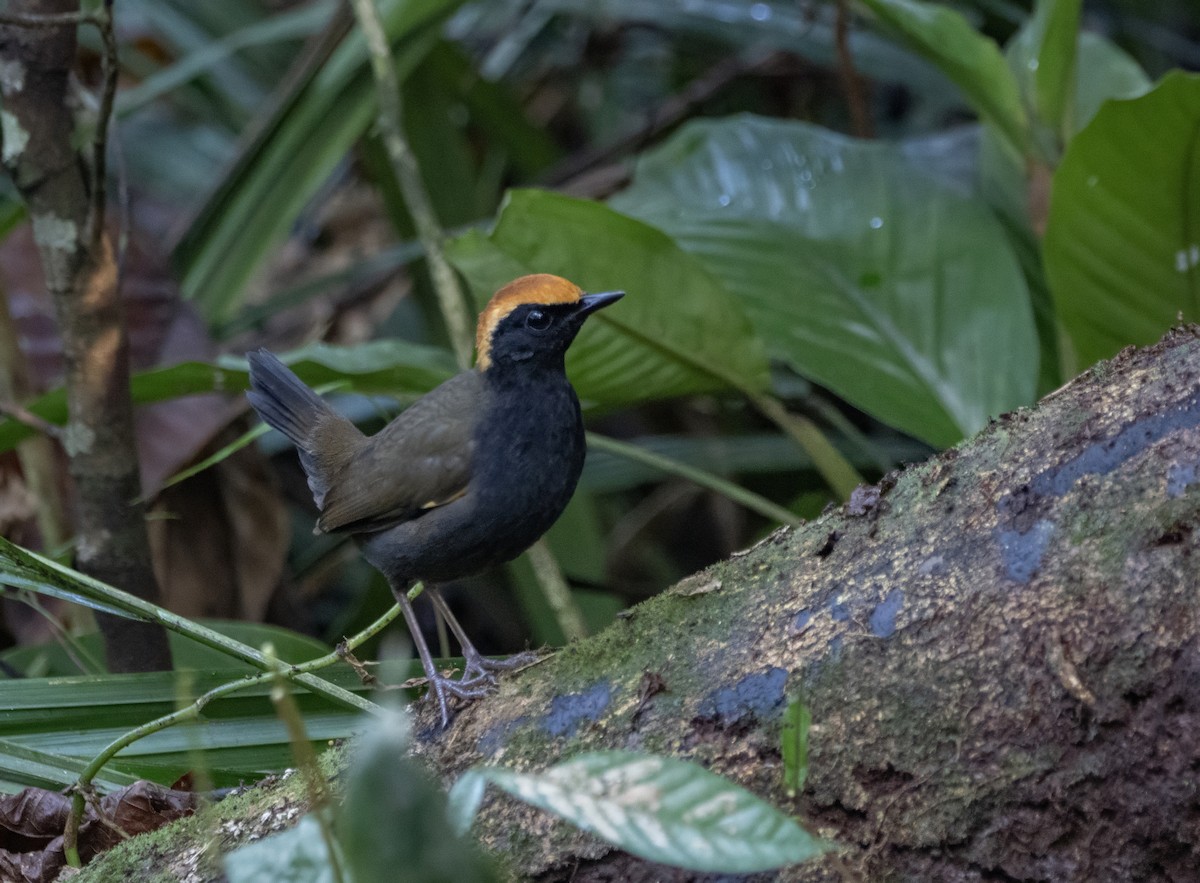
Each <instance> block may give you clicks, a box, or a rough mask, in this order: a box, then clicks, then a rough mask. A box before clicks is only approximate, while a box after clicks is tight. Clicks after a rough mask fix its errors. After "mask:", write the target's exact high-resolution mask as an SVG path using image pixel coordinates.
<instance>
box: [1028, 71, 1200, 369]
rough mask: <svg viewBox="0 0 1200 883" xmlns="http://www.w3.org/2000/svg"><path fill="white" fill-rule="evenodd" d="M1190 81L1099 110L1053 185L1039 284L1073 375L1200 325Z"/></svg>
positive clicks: (1174, 80) (1199, 82)
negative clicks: (1060, 330)
mask: <svg viewBox="0 0 1200 883" xmlns="http://www.w3.org/2000/svg"><path fill="white" fill-rule="evenodd" d="M1198 143H1200V76H1197V75H1194V74H1184V73H1172V74H1168V75H1167V76H1166V77H1164V78H1163V80H1162V81H1161V82H1160V83H1159V84H1158V86H1157V87H1156V88H1155V89H1154V90H1153V91H1151V92H1149V93H1148V94H1146V95H1144V96H1142V97H1141V98H1137V99H1134V100H1132V101H1113V102H1109V103H1107V104H1105V105H1104V106H1103V107H1101V109H1100V111H1099V113H1097V114H1096V116H1095V118H1094V119H1093V120H1092V122H1091V124H1090V125H1089V126H1088V127H1087V128H1086V129H1084V130H1083V131H1082V132H1080V133H1079V134H1078V135H1076V136H1075V138H1074V139H1073V140H1072V142H1071V144H1070V146H1069V147H1068V148H1067V151H1066V154H1065V155H1064V157H1063V161H1062V165H1061V166H1060V167H1059V169H1058V171H1057V173H1056V174H1055V176H1054V189H1053V192H1052V197H1051V202H1050V215H1049V219H1048V221H1047V227H1046V238H1045V263H1046V274H1047V277H1048V279H1049V281H1050V286H1051V290H1052V292H1053V294H1054V299H1055V302H1056V303H1057V305H1058V311H1059V315H1060V317H1061V320H1062V323H1063V325H1064V327H1065V328H1066V331H1067V333H1068V335H1069V336H1070V338H1071V341H1072V343H1073V344H1074V348H1075V351H1076V354H1077V356H1078V358H1079V362H1080V366H1081V367H1083V366H1087V365H1090V364H1092V363H1093V362H1096V361H1098V360H1100V359H1104V358H1107V357H1109V356H1111V355H1112V354H1113V353H1115V352H1116V351H1117V350H1118V349H1120V348H1121V347H1123V346H1127V345H1129V344H1147V343H1151V342H1153V341H1155V340H1157V339H1158V338H1159V337H1160V336H1161V335H1162V333H1163V331H1165V330H1166V329H1167V328H1168V327H1170V326H1171V324H1172V323H1174V322H1175V320H1176V316H1177V315H1179V314H1182V315H1183V317H1184V318H1185V319H1188V320H1192V321H1195V320H1197V319H1200V212H1197V206H1200V150H1198V149H1197V144H1198Z"/></svg>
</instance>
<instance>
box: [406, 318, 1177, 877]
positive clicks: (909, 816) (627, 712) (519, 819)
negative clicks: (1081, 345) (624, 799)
mask: <svg viewBox="0 0 1200 883" xmlns="http://www.w3.org/2000/svg"><path fill="white" fill-rule="evenodd" d="M997 370H1001V369H1000V368H997ZM1198 468H1200V338H1198V337H1197V329H1195V328H1183V329H1177V330H1176V331H1173V332H1171V333H1170V334H1169V335H1168V336H1167V337H1166V338H1165V339H1164V340H1163V341H1162V342H1160V343H1159V344H1157V345H1155V346H1153V347H1149V348H1146V349H1140V350H1132V349H1131V350H1127V351H1125V352H1122V353H1121V354H1119V355H1118V356H1117V357H1115V358H1114V359H1113V360H1112V361H1110V362H1107V363H1104V364H1101V365H1099V366H1097V367H1095V368H1093V369H1092V370H1090V371H1089V372H1088V373H1087V374H1085V375H1084V376H1082V377H1080V378H1079V379H1077V380H1075V381H1073V382H1072V383H1070V384H1069V385H1067V386H1066V387H1064V388H1063V389H1061V390H1059V391H1057V392H1055V393H1053V394H1051V395H1050V396H1048V397H1046V398H1045V399H1044V400H1043V401H1042V402H1041V403H1040V404H1039V405H1038V406H1037V407H1036V408H1033V409H1030V410H1022V411H1018V412H1015V413H1012V414H1007V415H1005V416H1003V417H1001V418H1000V419H998V420H996V421H994V422H993V423H992V424H991V425H990V426H988V427H987V428H986V429H984V430H983V431H982V432H980V433H979V434H978V435H977V436H975V437H974V438H971V439H969V440H967V441H965V442H963V443H962V444H960V445H959V446H958V447H956V448H954V449H952V450H949V451H946V452H944V453H942V454H940V455H938V456H936V457H934V458H933V459H931V460H930V461H928V462H926V463H923V464H921V465H917V466H912V467H909V468H907V469H905V470H903V471H901V472H899V473H895V474H892V475H889V476H888V477H887V478H885V479H884V480H883V481H882V482H881V483H880V484H879V485H878V486H877V487H874V488H860V489H859V490H858V491H857V492H856V493H855V495H854V497H853V498H852V499H851V501H850V502H849V503H847V504H846V505H844V506H842V507H841V508H839V509H837V510H836V511H833V512H830V513H828V514H826V515H825V516H823V517H821V518H819V519H817V520H815V521H813V522H810V523H808V524H806V525H804V526H802V527H799V528H795V529H784V530H780V531H777V532H776V533H774V534H772V535H771V536H770V537H768V538H767V539H766V540H764V541H763V542H761V543H760V544H758V545H757V546H756V547H754V548H753V549H751V550H749V551H748V552H746V553H743V554H741V555H738V556H736V557H735V558H733V559H732V560H729V561H725V562H722V563H720V564H718V565H715V566H713V567H711V568H709V569H708V570H706V571H704V572H702V573H699V574H697V575H695V576H694V577H692V578H690V579H687V580H685V581H684V582H682V583H680V584H679V585H677V586H675V587H674V588H673V589H671V590H670V591H668V592H667V593H666V594H664V595H661V596H659V597H657V598H654V599H652V600H650V601H648V602H646V603H644V604H642V605H640V606H638V607H637V608H635V609H633V610H632V611H631V612H630V614H629V615H628V616H627V617H626V618H624V619H623V620H621V621H620V622H618V623H616V624H615V625H614V626H612V627H611V628H609V629H608V630H606V631H605V632H604V633H603V634H601V635H599V636H597V637H595V638H593V639H590V640H587V641H584V642H581V643H579V644H576V645H574V646H572V647H569V648H567V649H566V650H564V651H562V652H560V653H558V654H556V655H555V656H554V657H553V658H551V659H549V660H548V661H546V662H544V663H542V664H540V665H537V666H534V667H533V668H531V669H528V670H526V671H524V672H521V673H520V674H518V675H516V676H512V677H507V678H505V680H504V683H503V686H502V689H501V691H500V692H499V693H498V694H497V695H496V696H494V697H491V698H489V699H488V700H485V701H483V702H480V703H477V704H475V705H474V706H472V707H470V708H468V709H466V710H464V711H463V713H462V714H461V715H459V717H458V719H457V720H456V721H455V722H454V723H453V725H452V726H451V728H450V729H449V730H448V731H447V732H445V733H441V732H440V731H438V729H437V728H436V726H435V725H434V716H433V715H432V714H431V713H430V709H428V708H425V709H424V710H423V711H422V712H421V717H420V719H419V727H418V730H419V732H421V733H422V735H421V737H420V739H419V741H418V746H417V751H418V752H419V753H420V754H421V755H422V756H423V757H424V758H426V759H427V761H428V762H429V763H430V764H431V765H432V766H433V767H434V768H435V769H436V770H437V771H438V772H439V773H440V774H441V775H442V777H443V778H444V779H445V780H447V781H450V780H453V779H454V778H455V776H456V775H457V774H458V773H459V772H461V771H462V770H463V769H465V768H466V767H468V766H471V765H473V764H477V763H488V764H503V765H509V766H514V767H517V768H524V769H533V768H539V767H543V766H546V765H549V764H551V763H553V762H555V761H557V760H559V759H562V758H564V757H567V756H569V755H572V754H575V753H577V752H581V751H585V750H593V749H600V748H625V749H637V750H644V751H651V752H659V753H665V754H670V755H676V756H682V757H688V758H692V759H695V760H698V761H699V762H701V763H703V764H704V765H706V766H708V767H709V768H711V769H713V770H715V771H717V772H719V773H722V774H724V775H727V776H730V777H732V778H733V779H735V780H737V781H738V782H740V783H742V784H743V785H745V786H747V787H748V788H750V789H751V790H753V791H755V792H756V793H758V794H759V795H761V796H763V797H765V798H766V799H768V800H770V801H771V802H773V803H774V804H776V805H778V806H780V807H782V808H784V809H785V810H787V811H789V812H791V813H794V814H796V815H797V816H798V817H799V818H800V819H801V820H802V821H803V822H804V823H805V824H806V825H807V826H808V827H809V828H810V829H811V830H813V831H815V832H817V833H820V834H821V835H823V836H826V837H828V838H831V839H833V840H835V841H836V842H837V843H839V844H840V845H841V846H842V850H841V851H840V852H839V853H837V854H835V855H833V856H830V857H828V858H826V859H824V860H823V861H820V862H817V863H815V864H812V865H805V866H798V867H794V868H789V869H786V870H784V871H781V872H779V873H778V874H767V875H760V876H759V877H755V878H754V879H764V880H765V879H779V880H789V881H817V880H821V881H825V880H871V881H879V880H897V881H921V883H931V881H975V880H978V881H984V880H989V881H996V880H999V881H1004V880H1022V881H1055V883H1060V881H1108V880H1114V881H1115V880H1138V881H1158V880H1162V881H1167V880H1172V881H1178V880H1185V879H1187V880H1193V879H1198V878H1197V876H1196V875H1197V874H1200V871H1198V869H1200V574H1198V573H1197V562H1198V560H1200V559H1197V557H1196V551H1197V546H1198V543H1200V530H1198V529H1197V525H1198V524H1200V484H1198V483H1197V470H1198ZM791 698H799V699H802V700H803V701H804V702H805V703H806V704H807V705H808V708H809V710H810V712H811V715H812V721H813V725H812V730H811V736H810V738H811V743H810V749H809V750H810V756H809V759H810V769H809V774H808V779H807V783H806V784H805V787H804V789H803V791H802V793H801V794H799V795H798V796H797V797H795V798H788V797H787V796H786V793H785V790H784V787H783V781H782V779H783V776H782V761H781V756H780V749H779V731H780V716H781V713H782V711H783V709H784V707H785V705H786V703H787V702H788V701H789V699H791ZM475 831H476V833H477V834H478V835H479V836H480V837H481V838H482V839H483V841H484V842H485V844H486V845H487V846H488V847H489V848H490V849H491V850H492V851H493V852H494V853H495V854H496V855H497V856H499V857H500V858H501V859H502V861H503V862H505V863H506V865H507V867H508V868H509V869H510V871H511V872H513V873H514V874H517V875H519V876H521V877H526V878H536V879H542V880H553V879H571V880H576V881H580V880H595V879H604V880H614V879H623V880H651V879H654V880H690V879H705V878H703V877H700V876H697V875H693V874H687V873H682V872H674V871H671V870H670V869H665V868H661V867H653V866H649V865H647V864H645V863H642V862H640V861H638V860H635V859H632V858H631V857H629V856H627V855H624V854H622V853H619V852H617V851H615V850H613V849H612V848H610V847H608V846H606V845H605V844H603V843H601V842H599V841H597V840H594V839H592V838H590V837H588V836H586V835H582V834H580V833H578V832H576V831H574V830H572V829H570V828H568V827H567V826H565V825H563V824H561V823H558V822H555V821H554V820H552V819H551V818H550V817H548V816H546V815H544V814H542V813H540V812H538V811H535V810H532V809H529V808H527V807H524V806H522V805H520V804H518V803H516V802H514V801H512V800H509V799H508V798H506V797H502V796H499V795H494V794H493V795H492V796H491V797H490V798H489V800H488V802H487V803H486V804H485V807H484V811H483V814H482V816H481V818H480V820H479V821H478V822H477V824H476V828H475Z"/></svg>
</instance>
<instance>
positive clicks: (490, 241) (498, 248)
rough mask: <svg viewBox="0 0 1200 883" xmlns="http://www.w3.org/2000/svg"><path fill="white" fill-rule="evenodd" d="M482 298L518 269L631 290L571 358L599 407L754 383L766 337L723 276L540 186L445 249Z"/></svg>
mask: <svg viewBox="0 0 1200 883" xmlns="http://www.w3.org/2000/svg"><path fill="white" fill-rule="evenodd" d="M450 258H451V260H452V261H453V262H454V264H455V266H456V267H457V268H458V269H459V270H460V271H461V272H462V274H463V275H464V276H466V278H467V280H468V281H469V282H470V284H471V290H472V291H473V292H474V294H475V298H476V301H477V302H478V303H480V305H482V304H483V303H484V302H485V301H486V300H487V298H488V297H490V296H491V294H492V292H494V291H495V290H496V289H497V288H499V287H500V286H501V285H503V284H504V283H505V282H507V281H509V280H511V279H514V278H516V277H517V276H521V275H524V274H525V273H533V272H543V273H557V274H559V275H563V276H567V277H568V278H570V279H572V280H573V281H574V282H576V283H577V284H579V285H581V286H582V287H583V288H584V289H586V290H590V291H605V290H609V289H615V288H621V289H624V290H625V291H626V292H627V293H628V295H629V296H628V297H626V298H625V299H624V300H622V301H621V302H620V303H619V304H617V305H616V306H614V307H613V308H611V309H609V310H605V311H604V312H602V313H598V314H597V315H596V316H595V318H594V319H592V320H591V321H590V322H589V323H588V325H587V326H586V327H585V328H584V330H583V332H582V333H581V334H580V339H579V341H578V342H577V343H576V344H575V345H574V346H572V348H571V349H570V351H569V352H568V354H567V371H568V373H569V374H570V376H571V380H572V383H573V384H574V385H575V388H576V389H577V390H578V391H579V395H580V397H581V398H582V399H584V400H585V401H590V402H594V403H597V404H600V405H604V406H606V407H615V406H618V405H629V404H632V403H635V402H640V401H645V400H647V399H661V398H668V397H671V396H680V395H686V394H689V393H698V392H708V391H714V390H728V389H740V390H748V391H754V390H760V389H763V388H764V387H765V386H766V383H767V364H766V360H765V358H764V357H763V350H762V344H761V343H760V342H759V340H758V339H757V338H756V337H755V335H754V333H753V330H752V329H751V327H750V323H749V322H748V321H747V320H746V317H745V316H744V314H743V313H742V311H741V310H740V308H739V307H738V305H737V303H736V302H735V301H734V300H733V298H731V297H730V296H729V294H728V293H727V292H726V291H725V290H724V288H723V287H722V285H721V283H720V282H719V281H718V280H717V279H716V278H714V277H713V276H712V275H710V274H709V273H708V272H707V271H706V270H705V269H704V267H703V266H702V265H701V264H700V263H699V262H698V261H696V260H694V259H693V258H691V257H689V256H688V255H687V254H685V253H684V252H683V251H681V250H680V249H679V247H678V246H677V245H676V244H675V243H674V242H672V241H671V239H670V238H668V237H667V236H666V235H664V234H663V233H662V232H660V231H658V230H655V229H654V228H652V227H649V226H647V225H645V224H642V223H640V222H638V221H635V220H633V219H631V218H628V217H625V216H623V215H620V214H618V213H617V212H614V211H612V210H611V209H608V208H605V207H604V206H602V205H599V204H597V203H594V202H589V201H585V200H579V199H571V198H569V197H566V196H560V195H558V194H555V193H549V192H546V191H542V190H518V191H514V192H512V193H510V194H509V195H508V198H507V199H506V200H505V203H504V206H503V208H502V209H501V211H500V215H499V217H498V218H497V220H496V224H495V227H494V229H493V230H492V231H491V232H490V233H488V234H483V233H479V232H477V231H472V232H470V233H467V234H465V235H464V236H462V237H461V238H459V239H458V240H457V241H456V242H455V243H454V246H453V248H452V249H451V252H450Z"/></svg>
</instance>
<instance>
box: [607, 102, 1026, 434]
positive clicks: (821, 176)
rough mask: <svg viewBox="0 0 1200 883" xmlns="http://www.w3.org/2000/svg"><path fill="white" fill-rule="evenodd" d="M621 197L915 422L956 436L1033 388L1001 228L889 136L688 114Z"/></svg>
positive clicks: (827, 378) (786, 337) (807, 366)
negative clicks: (862, 137)
mask: <svg viewBox="0 0 1200 883" xmlns="http://www.w3.org/2000/svg"><path fill="white" fill-rule="evenodd" d="M612 202H613V204H614V205H615V206H616V207H617V208H618V209H620V210H622V211H625V212H627V213H629V214H632V215H635V216H637V217H640V218H642V219H644V220H646V221H647V222H649V223H652V224H654V225H656V226H657V227H659V228H660V229H662V230H664V231H666V232H667V233H668V234H670V235H671V236H673V237H674V238H675V240H676V241H677V242H678V243H679V244H680V245H681V246H682V247H683V248H685V249H686V250H687V251H689V252H691V253H692V254H694V255H695V256H696V257H698V258H700V259H701V260H702V261H703V262H704V264H705V265H706V266H707V267H708V268H709V269H711V270H712V272H713V273H715V274H716V275H717V276H719V277H720V278H721V279H722V280H723V281H724V282H725V286H726V288H727V289H728V290H729V291H731V292H733V293H734V294H736V295H737V296H738V297H739V298H740V300H741V303H742V304H743V306H744V307H745V310H746V313H747V315H748V316H749V317H750V320H751V322H752V323H753V324H754V327H755V328H756V329H757V331H758V333H759V334H760V335H761V336H762V338H763V340H765V341H766V343H767V347H768V351H769V353H770V355H771V356H773V357H775V358H778V359H782V360H784V361H786V362H787V363H788V364H790V365H792V366H793V367H794V368H796V370H798V371H799V372H800V373H802V374H804V375H805V376H806V377H808V378H810V379H812V380H815V381H817V382H819V383H821V384H823V385H825V386H827V387H829V388H830V389H832V390H833V391H835V392H836V393H837V394H838V395H840V396H842V397H843V398H845V399H846V400H847V401H849V402H850V403H852V404H854V405H855V406H857V407H859V408H862V409H863V410H866V411H868V412H869V413H871V414H873V415H875V416H876V417H878V418H879V419H880V420H883V421H884V422H886V423H888V424H890V425H892V426H895V427H896V428H898V429H901V430H903V431H905V432H907V433H909V434H911V435H913V436H916V437H917V438H920V439H922V440H924V441H927V442H929V443H931V444H933V445H937V446H945V445H950V444H953V443H954V442H956V441H958V440H959V439H960V438H962V437H963V436H964V435H967V434H969V433H971V432H974V431H976V430H978V429H979V428H981V427H982V426H984V425H985V424H986V422H987V420H988V418H989V417H991V416H994V415H996V414H999V413H1001V412H1003V411H1006V410H1010V409H1011V408H1014V407H1017V406H1019V405H1024V404H1028V403H1029V402H1031V401H1032V399H1033V395H1034V388H1035V382H1036V377H1037V365H1038V343H1037V338H1036V334H1035V331H1034V326H1033V318H1032V311H1031V308H1030V304H1029V294H1028V291H1027V288H1026V284H1025V281H1024V278H1023V276H1022V274H1021V270H1020V267H1019V265H1018V263H1017V260H1016V258H1015V257H1014V256H1013V254H1012V251H1011V248H1010V246H1009V244H1008V241H1007V240H1006V238H1005V236H1004V233H1003V230H1002V228H1001V227H1000V225H999V224H998V222H997V221H996V220H995V218H994V216H993V215H992V214H991V212H990V211H988V209H987V208H986V207H985V206H984V205H983V204H982V203H981V202H980V201H979V200H978V199H977V198H975V197H973V196H968V195H964V194H962V193H961V192H960V191H959V190H957V189H956V188H954V187H953V186H951V185H948V184H946V183H944V182H942V181H940V180H938V179H937V178H935V177H934V176H932V175H929V174H927V173H925V172H923V171H922V170H921V168H920V167H919V166H917V165H914V164H913V163H912V162H910V161H909V160H908V159H907V158H906V157H905V156H904V154H903V153H902V152H901V150H900V149H899V148H898V147H896V146H894V145H889V144H883V143H878V142H864V141H857V140H854V139H850V138H846V137H843V136H841V135H837V134H834V133H832V132H830V131H828V130H826V129H821V128H818V127H815V126H811V125H808V124H805V123H793V122H783V121H776V120H766V119H761V118H757V117H751V116H739V117H734V118H731V119H725V120H716V121H702V122H694V123H691V124H689V125H687V126H685V127H684V128H683V129H682V130H681V131H680V132H679V133H677V134H676V135H675V136H674V137H673V138H671V139H669V140H668V141H667V142H666V143H665V144H664V145H663V146H661V147H660V148H658V149H657V150H655V151H653V152H651V153H649V154H647V155H646V156H645V157H644V158H643V160H642V162H641V164H640V165H639V167H638V169H637V172H636V175H635V179H634V183H633V185H632V186H631V187H630V188H629V189H628V190H626V191H625V192H623V193H621V194H619V195H618V196H617V197H615V198H614V199H613V200H612ZM998 365H1003V366H1004V369H1003V370H996V366H998Z"/></svg>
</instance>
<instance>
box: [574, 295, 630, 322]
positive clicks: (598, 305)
mask: <svg viewBox="0 0 1200 883" xmlns="http://www.w3.org/2000/svg"><path fill="white" fill-rule="evenodd" d="M624 296H625V292H623V291H601V292H598V293H597V294H585V295H584V296H583V297H581V298H580V299H579V315H581V316H586V315H588V314H589V313H594V312H596V310H602V309H604V308H605V307H607V306H608V305H609V304H615V303H616V302H617V301H619V300H620V299H621V298H623V297H624Z"/></svg>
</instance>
